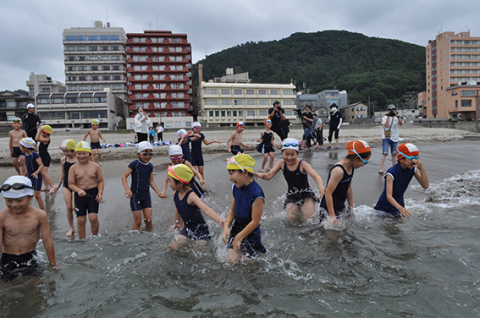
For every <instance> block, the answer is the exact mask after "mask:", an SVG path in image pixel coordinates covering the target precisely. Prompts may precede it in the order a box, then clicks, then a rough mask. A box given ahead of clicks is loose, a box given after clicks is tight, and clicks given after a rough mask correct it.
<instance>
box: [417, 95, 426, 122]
mask: <svg viewBox="0 0 480 318" xmlns="http://www.w3.org/2000/svg"><path fill="white" fill-rule="evenodd" d="M417 107H418V116H419V117H421V118H422V117H423V118H426V117H427V115H426V111H427V92H421V93H418V97H417Z"/></svg>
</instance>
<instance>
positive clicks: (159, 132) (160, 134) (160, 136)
mask: <svg viewBox="0 0 480 318" xmlns="http://www.w3.org/2000/svg"><path fill="white" fill-rule="evenodd" d="M164 130H165V128H163V123H160V124H158V126H157V137H158V141H163V131H164Z"/></svg>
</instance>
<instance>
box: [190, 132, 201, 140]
mask: <svg viewBox="0 0 480 318" xmlns="http://www.w3.org/2000/svg"><path fill="white" fill-rule="evenodd" d="M188 136H189V138H190V141H195V140H197V139H200V138H202V136H200V135H199V134H196V133H192V132H191V131H190V132H189V135H188Z"/></svg>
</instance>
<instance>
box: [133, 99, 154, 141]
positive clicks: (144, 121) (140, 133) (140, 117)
mask: <svg viewBox="0 0 480 318" xmlns="http://www.w3.org/2000/svg"><path fill="white" fill-rule="evenodd" d="M150 124H151V121H150V118H148V114H147V113H145V112H144V111H143V108H142V107H140V108H139V109H138V114H136V115H135V133H136V134H137V142H142V141H148V127H150Z"/></svg>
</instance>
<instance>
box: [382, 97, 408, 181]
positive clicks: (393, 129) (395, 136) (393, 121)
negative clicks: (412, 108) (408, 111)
mask: <svg viewBox="0 0 480 318" xmlns="http://www.w3.org/2000/svg"><path fill="white" fill-rule="evenodd" d="M387 110H388V112H387V115H385V116H383V117H382V128H383V129H382V158H381V159H380V170H378V173H379V174H382V175H383V174H385V172H384V171H383V164H384V163H385V159H386V158H387V155H388V148H389V147H390V153H391V154H392V166H394V165H395V163H396V162H395V159H396V154H397V145H398V140H399V139H400V132H399V126H402V125H403V120H402V118H401V117H400V116H398V114H397V112H396V110H395V105H388V107H387Z"/></svg>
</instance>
